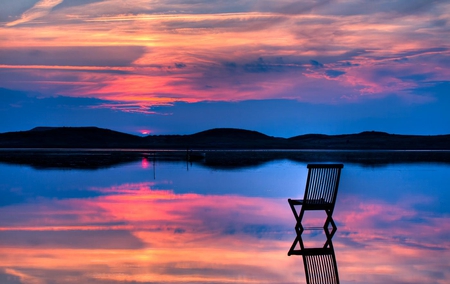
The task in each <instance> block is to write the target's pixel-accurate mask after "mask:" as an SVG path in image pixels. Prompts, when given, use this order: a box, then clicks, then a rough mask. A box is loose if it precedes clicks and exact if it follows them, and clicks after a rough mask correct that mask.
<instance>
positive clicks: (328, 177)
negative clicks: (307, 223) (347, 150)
mask: <svg viewBox="0 0 450 284" xmlns="http://www.w3.org/2000/svg"><path fill="white" fill-rule="evenodd" d="M343 167H344V165H342V164H310V165H308V176H307V180H306V188H305V194H304V197H303V199H300V200H299V199H288V202H289V206H290V207H291V210H292V213H293V214H294V217H295V220H296V225H295V232H296V238H295V240H294V242H293V243H292V246H291V248H290V249H289V252H288V255H289V256H290V255H301V256H302V257H303V264H304V268H305V276H306V283H308V284H328V283H330V284H331V283H339V276H338V270H337V264H336V257H335V254H334V247H333V242H332V238H333V236H334V234H335V232H336V230H337V228H336V224H335V223H334V220H333V211H334V206H335V203H336V196H337V192H338V187H339V180H340V176H341V170H342V168H343ZM295 206H301V208H300V211H299V212H297V209H296V208H295ZM309 210H323V211H325V213H326V219H325V222H324V225H323V227H319V228H318V227H304V226H303V224H302V221H303V217H304V214H305V212H306V211H309ZM316 229H323V230H324V233H325V237H326V238H325V242H324V244H323V246H322V245H321V246H320V247H313V248H306V247H305V245H304V242H303V238H302V234H303V232H304V231H305V230H316ZM298 247H299V248H298Z"/></svg>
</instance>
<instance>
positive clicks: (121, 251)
mask: <svg viewBox="0 0 450 284" xmlns="http://www.w3.org/2000/svg"><path fill="white" fill-rule="evenodd" d="M167 185H168V186H170V184H167ZM154 186H156V184H154V183H152V182H147V183H137V184H136V183H134V184H133V183H130V184H122V185H117V186H112V187H108V188H91V190H92V191H95V192H98V193H100V194H101V195H100V196H98V197H94V198H84V199H81V198H79V199H65V200H58V199H51V200H50V199H42V200H36V201H33V202H31V203H25V204H19V205H11V206H6V207H2V208H0V213H1V216H2V219H3V220H9V221H7V222H6V221H4V222H2V224H3V225H2V227H1V228H0V240H1V243H0V259H2V262H1V266H0V277H1V276H2V274H5V275H7V276H8V277H17V279H19V280H20V281H22V283H50V282H51V281H53V280H54V279H57V283H105V282H106V283H112V282H113V283H116V282H115V281H117V282H119V283H126V282H131V281H136V282H138V283H147V282H158V283H160V282H168V283H189V282H195V283H299V282H300V283H302V282H303V281H304V279H305V278H304V275H303V267H302V260H301V258H300V257H295V256H291V257H288V256H287V255H286V254H287V250H288V249H289V247H290V245H291V243H292V241H293V239H294V225H295V223H294V222H295V221H294V217H293V216H292V214H291V212H290V209H289V206H288V204H287V202H286V200H285V199H284V198H283V199H274V198H262V197H245V196H237V195H225V196H221V195H201V194H196V193H183V194H177V193H175V192H173V191H172V190H170V189H166V190H164V189H158V190H154V189H153V187H154ZM158 186H161V184H158ZM418 214H420V213H419V212H418V211H417V210H415V209H414V204H411V205H410V206H406V205H404V204H403V205H400V204H387V203H383V202H379V201H378V202H375V201H365V202H362V201H361V200H358V199H356V198H352V197H347V198H342V199H341V200H340V205H339V206H338V208H337V209H336V212H335V217H334V219H335V221H336V222H337V224H338V232H337V234H336V235H335V237H334V246H335V250H336V257H337V262H338V268H339V275H340V278H341V282H342V283H347V282H355V283H395V282H398V283H400V282H402V283H424V282H427V279H428V280H429V279H430V278H432V279H433V280H434V282H435V283H446V280H448V279H449V272H448V268H449V267H450V263H449V259H450V253H449V251H450V244H449V241H448V237H447V236H448V234H449V233H450V225H449V224H450V222H448V221H449V220H448V218H447V217H442V216H441V217H436V216H432V215H431V214H430V215H424V216H422V217H421V218H422V219H420V220H419V221H420V222H419V221H414V222H409V221H408V220H415V219H418V216H417V215H418ZM321 218H322V217H321V216H320V215H317V216H314V217H313V218H309V219H308V220H310V221H311V222H312V223H317V222H318V223H320V222H321ZM322 220H323V219H322ZM411 267H414V269H411ZM18 283H20V282H18Z"/></svg>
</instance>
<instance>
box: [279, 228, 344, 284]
mask: <svg viewBox="0 0 450 284" xmlns="http://www.w3.org/2000/svg"><path fill="white" fill-rule="evenodd" d="M296 242H299V243H300V244H301V243H303V241H302V236H301V235H299V236H297V238H296ZM291 254H295V255H301V256H302V258H303V266H304V268H305V277H306V283H307V284H339V274H338V268H337V262H336V256H335V253H334V247H333V242H332V241H331V239H330V240H329V243H328V246H327V247H326V248H317V247H316V248H304V247H303V248H302V249H299V250H292V252H291V251H290V252H289V253H288V255H291Z"/></svg>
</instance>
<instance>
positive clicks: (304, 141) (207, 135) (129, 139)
mask: <svg viewBox="0 0 450 284" xmlns="http://www.w3.org/2000/svg"><path fill="white" fill-rule="evenodd" d="M0 148H144V149H193V150H195V149H219V150H220V149H325V150H450V135H436V136H420V135H396V134H388V133H385V132H374V131H366V132H361V133H358V134H343V135H323V134H307V135H300V136H295V137H292V138H288V139H286V138H278V137H272V136H267V135H265V134H263V133H260V132H257V131H250V130H244V129H234V128H216V129H211V130H206V131H202V132H198V133H195V134H191V135H150V136H147V137H140V136H135V135H131V134H125V133H121V132H117V131H113V130H109V129H103V128H97V127H36V128H34V129H32V130H29V131H20V132H8V133H1V134H0Z"/></svg>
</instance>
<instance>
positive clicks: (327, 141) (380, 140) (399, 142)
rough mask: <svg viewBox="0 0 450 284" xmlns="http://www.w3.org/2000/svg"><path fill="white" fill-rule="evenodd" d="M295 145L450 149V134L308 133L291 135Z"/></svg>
mask: <svg viewBox="0 0 450 284" xmlns="http://www.w3.org/2000/svg"><path fill="white" fill-rule="evenodd" d="M288 140H290V141H291V142H292V143H291V145H292V146H293V147H296V146H298V147H300V148H305V149H306V148H308V149H342V150H345V149H352V150H450V144H449V143H450V135H430V136H425V135H398V134H389V133H386V132H376V131H365V132H361V133H357V134H344V135H321V134H308V135H300V136H295V137H291V138H289V139H288Z"/></svg>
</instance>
